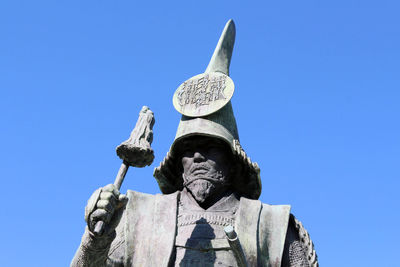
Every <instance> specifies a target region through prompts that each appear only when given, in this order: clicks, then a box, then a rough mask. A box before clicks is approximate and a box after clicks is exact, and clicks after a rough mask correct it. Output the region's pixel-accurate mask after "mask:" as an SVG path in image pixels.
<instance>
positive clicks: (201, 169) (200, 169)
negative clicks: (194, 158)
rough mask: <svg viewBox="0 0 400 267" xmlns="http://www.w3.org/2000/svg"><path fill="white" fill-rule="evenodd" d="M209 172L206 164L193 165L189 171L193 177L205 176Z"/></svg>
mask: <svg viewBox="0 0 400 267" xmlns="http://www.w3.org/2000/svg"><path fill="white" fill-rule="evenodd" d="M209 170H210V167H209V166H208V165H207V163H204V162H201V163H197V164H193V166H192V167H191V168H190V169H189V173H190V174H193V175H198V174H206V173H207V172H208V171H209Z"/></svg>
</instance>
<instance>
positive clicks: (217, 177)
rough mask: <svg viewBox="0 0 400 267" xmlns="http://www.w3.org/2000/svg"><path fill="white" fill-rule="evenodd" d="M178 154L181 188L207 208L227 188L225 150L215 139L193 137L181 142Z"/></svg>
mask: <svg viewBox="0 0 400 267" xmlns="http://www.w3.org/2000/svg"><path fill="white" fill-rule="evenodd" d="M181 155H182V167H183V182H184V184H183V186H184V187H186V188H187V190H188V191H189V192H190V193H191V194H192V195H193V197H194V198H195V200H196V201H197V203H198V204H199V205H200V206H202V207H203V208H208V207H209V206H210V205H212V204H213V203H215V202H216V201H218V199H219V198H220V197H221V196H222V195H223V194H224V193H225V192H226V191H228V189H229V178H230V175H229V173H230V168H229V162H230V159H231V157H230V152H229V147H228V146H227V145H226V144H225V143H223V142H222V141H219V140H216V139H215V138H209V137H201V136H196V137H192V138H189V139H187V140H185V142H184V143H183V151H182V154H181Z"/></svg>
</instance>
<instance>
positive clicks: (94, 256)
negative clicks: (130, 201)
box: [71, 216, 125, 267]
mask: <svg viewBox="0 0 400 267" xmlns="http://www.w3.org/2000/svg"><path fill="white" fill-rule="evenodd" d="M123 225H124V216H123V218H122V219H121V221H120V222H119V225H118V226H117V228H116V229H115V234H113V235H110V236H106V237H102V238H97V237H96V236H95V235H94V234H93V233H91V232H90V230H89V229H88V227H86V229H85V233H84V234H83V236H82V241H81V244H80V246H79V248H78V250H77V251H76V253H75V256H74V258H73V259H72V262H71V267H103V266H107V267H109V266H110V267H111V266H113V267H117V266H123V263H124V254H125V248H124V242H125V237H124V229H123Z"/></svg>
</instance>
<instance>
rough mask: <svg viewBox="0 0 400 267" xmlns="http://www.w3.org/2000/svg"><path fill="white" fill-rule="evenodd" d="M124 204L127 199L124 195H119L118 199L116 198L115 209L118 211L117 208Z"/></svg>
mask: <svg viewBox="0 0 400 267" xmlns="http://www.w3.org/2000/svg"><path fill="white" fill-rule="evenodd" d="M126 203H128V197H127V196H126V195H124V194H120V195H119V198H118V205H117V208H118V209H119V208H121V207H123V206H125V205H126Z"/></svg>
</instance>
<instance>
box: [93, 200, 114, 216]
mask: <svg viewBox="0 0 400 267" xmlns="http://www.w3.org/2000/svg"><path fill="white" fill-rule="evenodd" d="M97 208H98V209H104V210H106V211H108V212H110V213H113V212H114V209H115V203H114V204H113V203H112V202H111V201H108V200H102V199H101V200H99V201H97Z"/></svg>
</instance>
